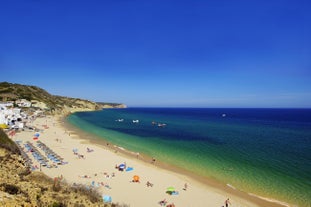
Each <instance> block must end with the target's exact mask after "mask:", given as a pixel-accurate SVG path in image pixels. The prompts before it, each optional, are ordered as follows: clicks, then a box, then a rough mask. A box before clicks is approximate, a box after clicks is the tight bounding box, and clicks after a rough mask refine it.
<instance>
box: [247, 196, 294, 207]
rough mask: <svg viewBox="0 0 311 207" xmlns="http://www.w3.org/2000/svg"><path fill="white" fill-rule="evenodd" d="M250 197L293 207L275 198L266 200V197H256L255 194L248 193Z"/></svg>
mask: <svg viewBox="0 0 311 207" xmlns="http://www.w3.org/2000/svg"><path fill="white" fill-rule="evenodd" d="M248 195H250V196H254V197H257V198H260V199H262V200H266V201H269V202H273V203H278V204H281V205H283V206H286V207H291V205H289V204H288V203H286V202H283V201H279V200H276V199H273V198H266V197H262V196H258V195H255V194H253V193H248ZM294 207H296V206H294Z"/></svg>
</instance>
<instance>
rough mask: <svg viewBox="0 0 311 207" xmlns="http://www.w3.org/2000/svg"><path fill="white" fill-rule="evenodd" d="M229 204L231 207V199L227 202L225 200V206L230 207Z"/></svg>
mask: <svg viewBox="0 0 311 207" xmlns="http://www.w3.org/2000/svg"><path fill="white" fill-rule="evenodd" d="M229 204H230V205H231V203H230V201H229V198H228V199H227V200H225V206H226V207H228V206H229Z"/></svg>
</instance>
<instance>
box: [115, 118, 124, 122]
mask: <svg viewBox="0 0 311 207" xmlns="http://www.w3.org/2000/svg"><path fill="white" fill-rule="evenodd" d="M116 121H117V122H123V121H124V119H117V120H116Z"/></svg>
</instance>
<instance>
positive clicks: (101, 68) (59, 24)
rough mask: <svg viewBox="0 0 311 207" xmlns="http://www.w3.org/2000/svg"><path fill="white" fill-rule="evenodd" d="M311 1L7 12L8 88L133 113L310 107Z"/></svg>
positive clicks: (1, 10) (2, 10)
mask: <svg viewBox="0 0 311 207" xmlns="http://www.w3.org/2000/svg"><path fill="white" fill-rule="evenodd" d="M310 10H311V3H310V1H307V0H304V1H303V0H292V1H287V0H245V1H243V0H235V1H232V0H228V1H223V0H220V1H209V0H205V1H196V0H189V1H182V0H179V1H169V0H166V1H164V0H163V1H161V0H155V1H139V0H133V1H125V0H107V1H104V0H103V1H99V0H98V1H93V0H90V1H78V0H72V1H70V0H65V1H60V0H54V1H44V0H11V1H5V0H4V1H1V2H0V25H1V32H0V71H1V75H0V81H8V82H11V83H20V84H27V85H36V86H39V87H41V88H44V89H46V90H47V91H48V92H50V93H51V94H54V95H62V96H71V97H79V98H85V99H90V100H93V101H105V102H118V103H125V104H127V105H128V106H169V107H173V106H177V107H311V12H310Z"/></svg>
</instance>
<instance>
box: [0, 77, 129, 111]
mask: <svg viewBox="0 0 311 207" xmlns="http://www.w3.org/2000/svg"><path fill="white" fill-rule="evenodd" d="M1 99H2V100H4V101H15V100H18V99H26V100H29V101H31V100H35V101H36V102H42V103H44V104H45V105H46V106H47V108H48V110H49V111H50V112H51V113H72V112H76V111H88V110H99V109H101V108H124V107H125V105H123V104H116V103H96V102H92V101H89V100H83V99H79V98H70V97H63V96H57V95H51V94H50V93H48V92H47V91H45V90H44V89H42V88H39V87H37V86H28V85H21V84H13V83H8V82H0V100H1Z"/></svg>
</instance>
